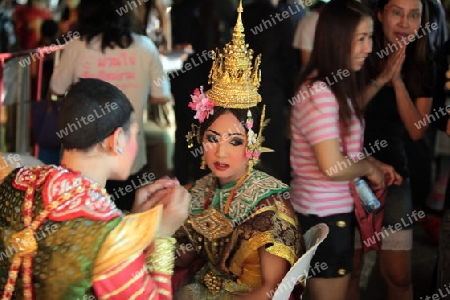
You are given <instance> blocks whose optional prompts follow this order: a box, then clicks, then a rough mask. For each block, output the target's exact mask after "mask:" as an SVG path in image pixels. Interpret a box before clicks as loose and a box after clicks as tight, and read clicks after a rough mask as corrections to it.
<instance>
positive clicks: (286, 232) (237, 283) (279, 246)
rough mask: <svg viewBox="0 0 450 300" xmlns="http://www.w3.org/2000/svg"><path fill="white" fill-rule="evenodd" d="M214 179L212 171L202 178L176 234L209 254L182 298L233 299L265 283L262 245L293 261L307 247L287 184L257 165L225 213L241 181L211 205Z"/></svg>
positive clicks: (215, 197)
mask: <svg viewBox="0 0 450 300" xmlns="http://www.w3.org/2000/svg"><path fill="white" fill-rule="evenodd" d="M214 181H215V178H214V177H213V175H212V174H210V175H207V176H205V177H203V178H202V179H200V180H199V181H197V182H196V184H195V185H194V187H193V188H192V190H191V195H192V202H191V207H190V215H189V218H188V220H187V221H186V223H185V224H184V225H183V226H182V228H181V229H180V230H178V232H177V233H176V234H175V237H176V238H177V240H178V242H179V243H180V244H183V243H184V244H186V245H189V244H190V245H191V247H192V246H193V248H194V249H195V250H196V251H197V253H198V254H199V255H200V256H202V257H204V258H206V259H207V263H205V265H204V266H203V267H202V268H201V270H200V271H199V272H197V274H196V275H195V277H194V282H193V283H192V284H189V285H188V286H186V287H184V288H182V289H181V290H180V291H179V293H177V295H176V299H183V300H185V299H228V298H229V297H230V295H231V294H245V293H248V292H250V291H251V290H252V289H254V288H255V287H258V286H260V285H261V265H260V261H259V254H258V251H257V249H258V248H260V247H265V249H266V251H267V252H269V253H271V254H273V255H276V256H279V257H281V258H284V259H286V260H287V261H288V262H289V263H290V265H293V264H294V263H295V261H296V260H297V259H298V257H300V256H301V254H302V253H303V248H302V245H301V238H300V234H299V232H300V229H299V227H298V222H297V219H296V216H295V214H294V210H293V209H292V207H291V205H290V203H289V201H288V200H287V199H288V198H289V187H288V186H287V185H285V184H283V183H282V182H280V181H278V180H276V179H275V178H273V177H271V176H269V175H267V174H266V173H263V172H260V171H256V170H253V171H252V173H251V174H250V176H249V177H248V178H247V179H246V180H245V181H244V182H243V184H242V185H241V186H240V187H239V188H238V189H237V192H236V196H235V197H234V199H233V200H232V203H231V206H230V211H229V214H228V215H223V214H222V213H221V212H220V211H221V210H222V209H223V207H224V205H225V202H226V200H227V198H228V196H229V194H230V192H231V190H232V188H233V186H234V184H235V183H231V184H227V185H225V186H223V187H222V188H221V189H216V190H215V191H214V192H213V193H212V194H211V205H210V206H209V207H208V208H207V209H206V210H205V209H204V208H203V207H204V204H205V199H206V198H207V195H208V194H209V190H210V188H211V185H212V184H213V183H214ZM214 290H217V291H218V293H217V294H214Z"/></svg>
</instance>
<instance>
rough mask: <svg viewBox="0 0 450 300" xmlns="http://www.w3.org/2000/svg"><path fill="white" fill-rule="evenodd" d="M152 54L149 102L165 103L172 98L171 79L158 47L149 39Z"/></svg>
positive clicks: (150, 53)
mask: <svg viewBox="0 0 450 300" xmlns="http://www.w3.org/2000/svg"><path fill="white" fill-rule="evenodd" d="M147 43H148V47H149V52H148V53H149V55H150V65H149V71H150V95H149V102H150V103H152V104H163V103H166V102H167V101H169V100H170V98H171V93H170V81H169V78H168V76H167V74H166V72H165V71H164V68H163V65H162V63H161V59H160V58H159V52H158V49H156V46H155V45H154V44H153V43H152V42H151V41H150V39H148V40H147Z"/></svg>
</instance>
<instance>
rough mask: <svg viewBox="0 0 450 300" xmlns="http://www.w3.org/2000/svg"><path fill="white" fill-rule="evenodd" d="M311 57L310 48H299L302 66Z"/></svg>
mask: <svg viewBox="0 0 450 300" xmlns="http://www.w3.org/2000/svg"><path fill="white" fill-rule="evenodd" d="M310 57H311V50H305V49H301V50H300V61H301V62H302V66H306V65H307V64H308V62H309V59H310Z"/></svg>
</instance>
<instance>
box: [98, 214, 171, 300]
mask: <svg viewBox="0 0 450 300" xmlns="http://www.w3.org/2000/svg"><path fill="white" fill-rule="evenodd" d="M161 216H162V206H158V207H156V208H154V209H152V210H149V211H147V212H145V213H141V214H131V215H128V216H126V217H124V218H123V220H122V222H121V223H119V225H117V227H116V228H114V229H113V230H112V231H111V232H110V233H109V235H108V236H107V238H106V239H105V241H104V242H103V244H102V246H101V249H100V251H99V253H98V256H97V260H96V262H95V266H94V274H93V287H94V291H95V294H96V295H97V297H98V298H100V299H113V300H115V299H117V300H119V299H130V298H133V299H142V300H143V299H156V300H169V299H172V288H171V284H170V283H171V276H172V274H173V261H174V252H173V251H174V249H175V246H174V244H175V241H174V239H173V238H170V237H161V236H160V237H156V239H154V237H155V236H156V232H157V228H158V225H157V224H158V223H159V221H160V219H161ZM152 240H154V242H153V243H152V247H151V249H150V250H146V249H147V247H148V245H149V242H151V241H152ZM130 245H132V247H130ZM145 252H149V254H148V255H145Z"/></svg>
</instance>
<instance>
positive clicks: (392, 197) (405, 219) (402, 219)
mask: <svg viewBox="0 0 450 300" xmlns="http://www.w3.org/2000/svg"><path fill="white" fill-rule="evenodd" d="M412 210H413V205H412V197H411V185H410V183H409V179H408V178H407V179H404V180H403V183H402V184H401V185H400V186H397V185H391V186H390V187H388V190H387V198H386V202H385V204H384V219H383V226H384V227H388V226H389V225H390V226H393V227H395V225H396V224H402V230H405V229H412V225H413V224H411V223H412V222H411V221H410V219H411V217H410V216H411V214H412ZM411 220H414V219H411Z"/></svg>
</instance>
